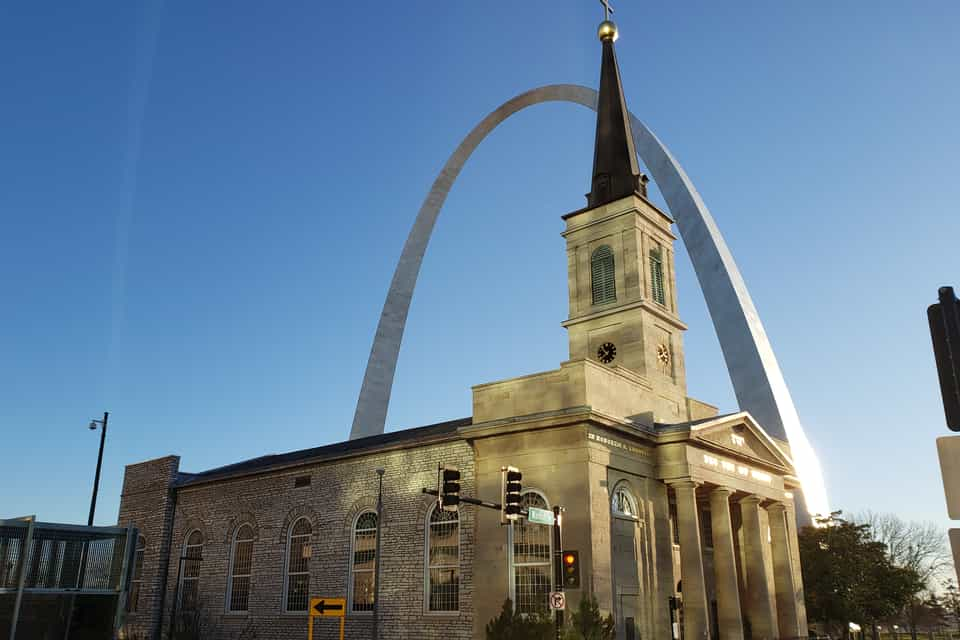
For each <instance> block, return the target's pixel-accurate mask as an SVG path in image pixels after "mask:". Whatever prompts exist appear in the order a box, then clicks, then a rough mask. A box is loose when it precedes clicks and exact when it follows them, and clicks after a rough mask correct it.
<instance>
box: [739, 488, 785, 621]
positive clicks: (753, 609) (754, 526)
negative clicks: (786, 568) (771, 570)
mask: <svg viewBox="0 0 960 640" xmlns="http://www.w3.org/2000/svg"><path fill="white" fill-rule="evenodd" d="M760 501H761V498H760V497H758V496H747V497H746V498H743V499H742V500H740V513H741V515H742V519H743V524H742V527H743V555H744V568H745V569H746V571H745V573H746V574H747V575H746V584H747V594H748V595H747V617H748V618H749V619H750V630H751V634H752V638H753V640H773V639H774V638H777V637H778V636H779V631H778V629H777V613H776V611H774V610H773V607H771V606H770V586H769V585H768V584H767V572H766V569H765V568H764V564H763V545H764V544H766V542H767V537H766V536H765V535H764V533H765V532H764V531H763V527H762V526H761V525H760Z"/></svg>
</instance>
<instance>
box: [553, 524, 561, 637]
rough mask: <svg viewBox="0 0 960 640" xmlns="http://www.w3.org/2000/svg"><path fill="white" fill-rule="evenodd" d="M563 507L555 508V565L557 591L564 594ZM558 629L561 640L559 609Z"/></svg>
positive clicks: (558, 610) (557, 617)
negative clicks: (561, 527) (561, 528)
mask: <svg viewBox="0 0 960 640" xmlns="http://www.w3.org/2000/svg"><path fill="white" fill-rule="evenodd" d="M562 514H563V507H554V508H553V546H554V549H553V565H554V567H555V571H556V572H557V579H556V585H557V587H556V588H557V591H559V592H560V593H563V532H562V531H561V530H560V526H561V525H560V523H561V522H562V520H563V515H562ZM554 619H555V621H556V628H557V640H560V633H561V631H562V630H563V609H557V611H556V616H555V617H554Z"/></svg>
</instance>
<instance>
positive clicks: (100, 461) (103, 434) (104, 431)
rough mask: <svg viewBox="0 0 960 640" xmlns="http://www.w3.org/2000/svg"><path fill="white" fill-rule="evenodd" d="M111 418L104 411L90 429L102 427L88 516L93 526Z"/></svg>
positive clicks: (89, 522)
mask: <svg viewBox="0 0 960 640" xmlns="http://www.w3.org/2000/svg"><path fill="white" fill-rule="evenodd" d="M109 418H110V412H109V411H104V412H103V420H91V421H90V430H91V431H96V429H97V427H98V426H99V427H100V453H99V454H97V474H96V475H95V476H94V477H93V497H92V498H90V516H89V517H88V518H87V526H88V527H92V526H93V514H94V512H95V511H96V510H97V491H98V490H99V489H100V466H101V465H102V464H103V443H104V441H105V440H106V439H107V420H108V419H109Z"/></svg>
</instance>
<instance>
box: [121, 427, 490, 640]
mask: <svg viewBox="0 0 960 640" xmlns="http://www.w3.org/2000/svg"><path fill="white" fill-rule="evenodd" d="M164 461H167V463H166V465H164V464H163V462H164ZM438 462H443V463H446V464H454V465H457V466H458V467H459V468H460V469H461V472H462V474H463V477H462V485H463V491H464V493H465V494H467V495H472V494H473V492H474V484H475V472H474V461H473V452H472V449H471V448H470V446H469V445H468V444H467V443H465V442H463V441H450V442H446V443H443V444H435V445H428V446H419V447H411V448H407V449H401V450H395V451H387V452H382V453H374V454H369V455H365V456H361V457H355V458H350V459H345V460H340V461H335V462H329V463H319V464H313V465H308V466H302V467H297V468H293V469H288V470H282V471H275V472H271V473H267V474H262V475H258V476H247V477H244V478H238V479H233V480H221V481H218V482H211V483H208V484H201V485H195V486H185V487H183V488H181V489H179V490H177V496H176V511H175V517H174V518H173V520H172V535H170V536H168V537H165V540H164V542H165V543H167V544H172V552H170V553H167V554H165V556H166V557H165V560H166V563H165V564H166V570H167V572H168V573H169V580H168V581H167V596H166V598H165V600H164V612H163V616H162V624H161V626H162V628H163V633H164V637H166V636H165V634H166V633H167V629H166V628H167V626H168V624H169V619H170V613H171V607H172V603H173V600H174V589H175V588H176V575H177V563H178V558H179V556H180V553H181V551H180V550H181V549H182V546H183V542H184V539H185V536H186V535H187V534H188V533H189V532H191V531H193V530H194V529H199V530H200V531H201V532H202V534H203V537H204V547H203V562H202V566H201V574H200V575H201V578H200V593H201V595H200V598H201V602H202V603H203V610H204V614H203V618H204V621H205V623H206V625H207V631H206V632H205V633H204V638H208V637H209V638H210V640H219V639H224V640H225V639H227V638H230V639H233V638H238V637H245V638H254V637H255V638H257V639H260V640H264V639H274V638H276V639H280V638H283V639H284V640H286V639H287V638H305V637H306V633H307V616H306V615H305V614H297V613H284V612H283V611H282V603H283V593H282V591H283V582H284V559H285V553H286V544H287V535H288V530H289V527H290V526H291V525H292V524H293V522H294V521H295V520H296V519H297V518H299V517H306V518H308V519H309V520H310V522H311V524H312V527H313V536H312V539H311V543H312V549H311V551H312V555H311V560H310V574H311V575H310V593H311V595H312V596H328V597H347V595H348V576H349V575H350V574H349V566H350V560H351V543H352V528H353V523H354V521H355V519H356V517H357V516H358V515H359V514H360V513H361V512H363V511H365V510H367V509H375V508H376V500H377V474H376V472H375V469H376V468H377V467H382V468H384V469H385V470H386V473H385V474H384V479H383V503H384V507H383V508H384V522H383V528H382V544H383V566H382V569H381V579H382V587H381V590H380V596H381V606H380V620H381V623H380V628H381V634H380V637H381V638H383V639H384V640H387V639H390V640H394V639H396V640H401V639H402V640H407V639H410V640H413V639H430V638H437V639H439V638H444V639H446V638H464V639H466V638H470V637H471V633H472V629H473V617H472V611H473V606H472V601H473V586H472V585H473V546H474V542H475V540H474V535H475V527H474V517H475V513H474V509H473V508H465V509H462V510H461V512H460V536H461V537H460V541H461V547H460V593H459V599H460V610H459V612H455V613H428V612H425V611H424V608H425V605H424V600H425V574H426V571H425V565H424V561H425V558H424V556H425V550H426V544H425V525H426V518H427V514H428V512H429V509H430V508H431V506H432V504H433V501H434V500H435V498H433V497H432V496H426V495H423V494H422V493H421V491H420V490H421V488H423V487H433V486H435V484H436V471H437V463H438ZM177 463H178V460H177V459H176V458H173V457H171V458H164V459H161V460H157V461H152V462H147V463H143V464H140V465H132V466H130V467H128V468H127V474H126V479H125V482H124V494H123V498H122V501H121V509H120V513H121V523H123V524H126V523H128V522H129V523H132V524H135V525H136V526H138V527H140V528H141V529H142V530H143V531H144V535H145V536H146V537H147V553H146V554H145V558H144V579H145V581H144V593H143V595H142V596H141V606H140V612H139V613H137V614H133V615H131V616H130V627H131V628H137V629H145V628H147V626H149V628H150V629H151V630H154V631H155V630H156V629H157V623H158V622H161V621H160V620H158V618H159V617H160V616H159V613H160V599H159V598H158V597H157V596H158V594H159V584H160V581H161V573H162V568H161V567H160V564H161V563H160V555H159V554H160V553H161V550H160V539H161V538H164V536H163V534H162V532H163V531H164V530H165V529H164V527H166V526H167V523H169V519H168V516H167V512H166V511H165V509H167V508H169V507H171V502H172V501H171V500H170V499H169V492H168V491H165V489H164V488H163V487H165V486H168V485H169V481H170V479H171V477H172V476H171V475H169V474H170V473H172V474H175V473H176V467H177ZM305 475H309V476H310V485H309V486H307V487H302V488H294V479H295V478H298V477H302V476H305ZM164 496H167V497H164ZM170 511H171V515H172V509H170ZM243 523H249V524H251V525H252V527H253V529H254V531H255V537H256V539H255V542H254V545H253V565H252V580H251V582H252V586H251V590H250V603H249V611H248V612H247V613H240V614H238V613H226V612H225V609H226V603H225V598H226V590H227V575H228V565H229V561H230V551H231V543H232V540H233V536H234V533H235V531H236V529H237V528H238V527H239V526H240V525H241V524H243ZM148 583H149V584H150V585H151V586H154V585H156V589H157V590H156V591H154V590H151V591H149V592H148V590H147V584H148ZM348 605H349V602H348ZM318 622H319V623H320V624H319V625H318V626H317V628H316V629H315V634H314V637H315V638H317V639H318V640H319V639H321V638H327V637H330V638H335V637H338V631H339V628H338V626H337V624H336V621H335V620H332V619H326V620H322V619H321V620H318ZM371 622H372V620H371V614H370V613H369V612H363V613H350V612H348V616H347V621H346V625H347V637H350V638H358V639H360V638H369V637H371ZM244 632H246V633H245V634H244Z"/></svg>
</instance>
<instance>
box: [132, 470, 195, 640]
mask: <svg viewBox="0 0 960 640" xmlns="http://www.w3.org/2000/svg"><path fill="white" fill-rule="evenodd" d="M179 467H180V458H179V457H178V456H167V457H165V458H158V459H156V460H149V461H147V462H141V463H139V464H131V465H128V466H127V468H126V470H125V471H124V475H123V491H122V493H121V494H120V514H119V516H118V518H117V522H118V524H119V525H120V526H128V525H133V526H135V527H137V528H138V529H139V530H140V535H142V536H143V537H144V539H145V541H146V547H145V548H144V553H143V582H142V586H141V589H140V596H139V598H138V607H137V611H136V612H134V613H130V614H129V615H128V616H127V620H126V625H125V626H126V631H127V633H128V634H129V635H130V636H132V637H142V638H151V639H152V640H156V638H157V635H156V633H157V629H158V626H159V623H160V607H161V599H162V593H163V583H164V578H165V576H164V569H165V568H166V566H167V559H168V558H169V555H170V550H169V544H170V530H171V527H172V525H173V513H174V494H173V490H172V489H171V485H172V484H173V481H174V480H175V479H176V477H177V471H178V469H179ZM171 579H172V578H171Z"/></svg>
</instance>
